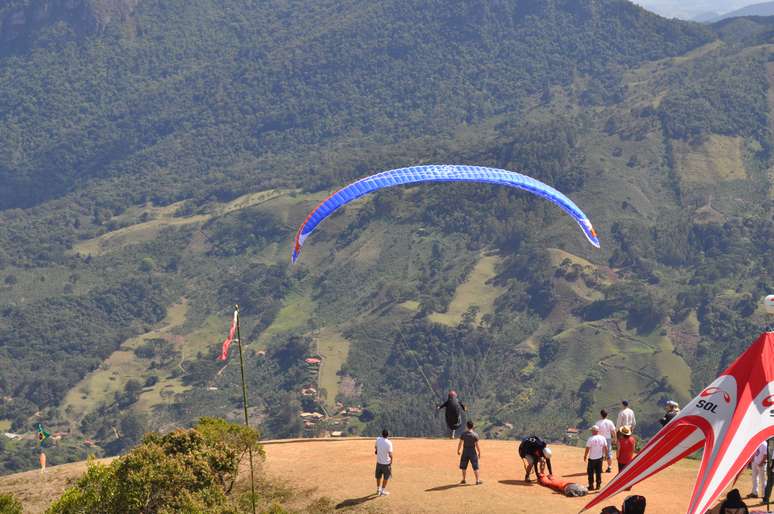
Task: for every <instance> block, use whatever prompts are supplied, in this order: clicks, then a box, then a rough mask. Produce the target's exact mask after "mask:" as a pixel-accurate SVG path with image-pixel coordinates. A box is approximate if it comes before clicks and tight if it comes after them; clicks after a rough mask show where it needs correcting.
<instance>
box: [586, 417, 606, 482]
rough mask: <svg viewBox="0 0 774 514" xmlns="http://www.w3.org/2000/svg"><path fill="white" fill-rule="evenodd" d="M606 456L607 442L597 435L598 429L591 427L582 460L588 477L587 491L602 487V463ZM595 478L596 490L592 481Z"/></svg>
mask: <svg viewBox="0 0 774 514" xmlns="http://www.w3.org/2000/svg"><path fill="white" fill-rule="evenodd" d="M606 455H607V440H606V439H605V438H604V437H602V436H601V435H599V427H598V426H596V425H594V426H593V427H591V437H589V438H588V440H586V450H585V451H584V452H583V460H584V461H586V463H587V464H586V474H587V475H588V477H589V491H594V490H599V489H600V488H601V487H602V462H603V461H604V459H605V456H606ZM595 478H596V485H597V486H596V488H595V487H594V479H595Z"/></svg>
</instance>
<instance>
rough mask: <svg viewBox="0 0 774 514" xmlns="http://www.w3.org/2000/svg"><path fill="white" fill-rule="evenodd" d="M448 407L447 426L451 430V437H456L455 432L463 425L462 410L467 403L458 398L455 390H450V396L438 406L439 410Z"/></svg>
mask: <svg viewBox="0 0 774 514" xmlns="http://www.w3.org/2000/svg"><path fill="white" fill-rule="evenodd" d="M440 409H446V426H447V427H449V430H451V438H452V439H454V432H455V431H456V430H457V429H458V428H460V427H461V426H462V411H464V410H465V405H463V403H462V402H461V401H459V400H458V399H457V393H456V392H455V391H449V398H448V399H447V400H446V401H445V402H443V403H442V404H441V405H439V406H438V410H440Z"/></svg>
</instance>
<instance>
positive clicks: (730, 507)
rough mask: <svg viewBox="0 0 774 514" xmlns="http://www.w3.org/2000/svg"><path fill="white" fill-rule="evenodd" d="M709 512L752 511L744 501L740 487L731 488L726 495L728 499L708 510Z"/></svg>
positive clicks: (747, 513) (734, 513)
mask: <svg viewBox="0 0 774 514" xmlns="http://www.w3.org/2000/svg"><path fill="white" fill-rule="evenodd" d="M707 514H750V511H749V510H748V509H747V505H745V503H744V502H743V501H742V495H741V494H740V493H739V489H731V490H730V491H729V492H728V494H727V495H726V499H725V500H723V501H722V502H720V503H718V504H717V505H715V507H713V508H712V509H710V510H708V511H707Z"/></svg>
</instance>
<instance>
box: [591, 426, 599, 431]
mask: <svg viewBox="0 0 774 514" xmlns="http://www.w3.org/2000/svg"><path fill="white" fill-rule="evenodd" d="M591 431H592V432H599V426H597V425H594V426H593V427H591Z"/></svg>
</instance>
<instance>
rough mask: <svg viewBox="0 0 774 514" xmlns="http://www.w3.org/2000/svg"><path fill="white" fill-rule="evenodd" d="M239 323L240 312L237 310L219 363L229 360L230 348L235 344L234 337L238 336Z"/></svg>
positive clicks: (224, 342) (219, 357)
mask: <svg viewBox="0 0 774 514" xmlns="http://www.w3.org/2000/svg"><path fill="white" fill-rule="evenodd" d="M238 322H239V311H237V310H235V311H234V318H233V319H232V320H231V329H230V330H229V331H228V337H227V338H226V340H225V341H223V348H221V351H220V355H219V356H218V360H219V361H224V360H226V359H228V348H229V346H231V343H232V342H234V335H235V334H236V327H237V323H238Z"/></svg>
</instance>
